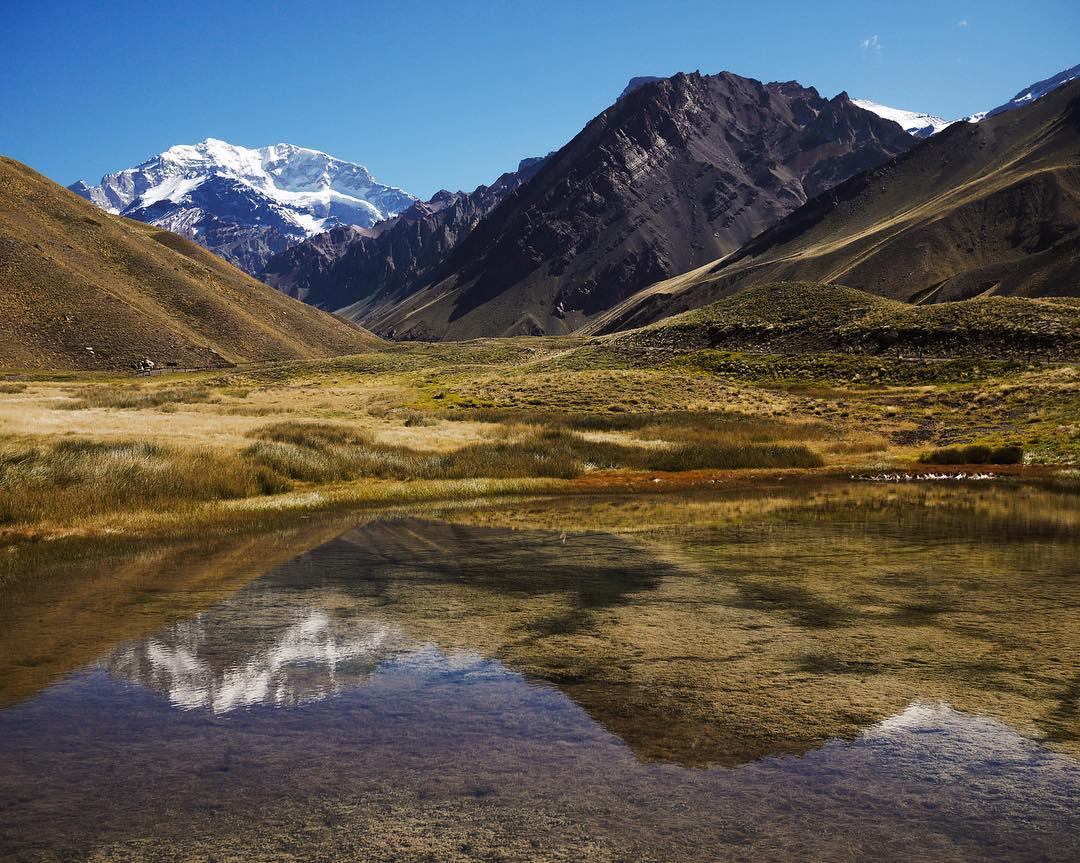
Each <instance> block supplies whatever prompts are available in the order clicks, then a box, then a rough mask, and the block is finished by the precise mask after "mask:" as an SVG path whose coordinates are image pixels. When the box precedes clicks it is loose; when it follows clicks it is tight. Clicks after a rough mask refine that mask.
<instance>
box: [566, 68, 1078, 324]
mask: <svg viewBox="0 0 1080 863" xmlns="http://www.w3.org/2000/svg"><path fill="white" fill-rule="evenodd" d="M773 282H812V283H836V284H844V285H847V286H849V287H852V288H857V289H861V290H865V291H869V292H871V293H874V294H877V295H879V296H883V297H888V298H892V299H899V300H904V301H906V302H914V303H926V302H941V301H946V300H960V299H967V298H971V297H975V296H979V295H989V294H996V295H1005V296H1033V297H1041V296H1059V295H1077V294H1078V293H1080V81H1078V82H1073V83H1071V84H1069V85H1067V86H1066V87H1063V88H1059V89H1058V90H1056V91H1055V92H1053V93H1051V94H1050V95H1047V96H1045V97H1043V98H1042V99H1039V100H1038V101H1036V102H1034V103H1032V104H1031V105H1029V106H1028V107H1026V108H1023V109H1020V110H1016V111H1009V112H1005V113H1003V114H1000V115H998V116H995V117H993V118H990V119H988V120H986V121H984V122H982V123H963V124H955V125H953V126H951V127H950V128H948V129H946V130H945V131H943V132H941V133H940V134H938V135H935V136H933V137H932V138H930V139H928V140H926V141H925V142H923V143H922V144H921V145H920V146H918V147H917V148H915V149H913V150H911V151H909V152H908V153H905V154H903V155H900V156H898V157H896V158H895V159H893V160H891V161H890V162H887V163H885V164H884V165H882V166H880V167H878V168H875V169H873V170H871V171H868V172H866V173H864V174H861V175H858V176H856V177H853V178H851V179H849V180H847V181H846V182H844V183H842V184H840V185H839V186H837V187H835V188H834V189H832V190H830V191H828V192H826V193H824V194H822V195H819V196H818V197H816V198H814V199H812V200H810V201H809V202H807V203H806V204H805V205H804V206H802V207H801V208H799V209H798V210H796V211H795V212H793V213H792V214H790V215H789V216H787V217H785V218H784V219H782V220H780V221H779V222H777V223H776V224H775V225H773V226H772V227H771V228H769V229H768V230H766V231H764V232H762V233H761V234H759V235H758V236H757V237H755V238H754V239H753V240H751V241H750V242H748V243H746V244H745V245H744V246H743V247H742V248H740V249H739V250H738V251H737V252H734V253H732V254H730V255H727V256H725V257H723V258H720V259H718V260H716V261H714V262H712V263H711V264H707V265H704V266H702V267H700V268H698V269H697V270H696V271H693V272H688V273H684V274H682V275H680V276H677V277H675V278H672V279H669V280H666V281H661V282H657V283H656V284H654V285H650V286H649V287H648V288H645V289H643V290H642V291H640V292H638V293H637V294H635V295H634V296H632V297H630V298H628V299H627V300H626V301H624V302H623V303H621V304H619V305H618V306H615V307H613V308H612V309H611V310H610V311H609V312H607V313H606V314H605V315H604V316H602V317H601V318H599V319H597V320H596V321H593V322H590V323H589V324H588V325H587V326H585V327H583V328H582V329H581V330H580V332H582V333H596V332H613V331H616V330H622V329H629V328H633V327H638V326H642V325H645V324H648V323H652V322H654V321H658V320H660V319H661V318H664V317H667V316H669V315H672V314H677V313H680V312H684V311H687V310H690V309H693V308H697V307H700V306H703V305H705V304H708V303H711V302H714V301H716V300H718V299H721V298H723V297H726V296H729V295H731V294H734V293H737V292H739V291H740V290H743V289H745V288H748V287H751V286H753V285H754V284H761V283H773Z"/></svg>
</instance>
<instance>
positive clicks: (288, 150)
mask: <svg viewBox="0 0 1080 863" xmlns="http://www.w3.org/2000/svg"><path fill="white" fill-rule="evenodd" d="M68 188H69V189H70V190H71V191H73V192H75V193H76V194H78V195H81V196H82V197H84V198H86V199H87V200H89V201H91V202H92V203H94V204H96V205H97V206H98V207H101V208H102V209H104V210H107V211H109V212H110V213H116V214H118V215H122V216H126V217H128V218H132V219H136V220H138V221H141V222H147V223H149V224H153V225H157V226H159V227H162V228H165V229H167V230H171V231H174V232H176V233H179V234H181V235H183V236H186V237H188V238H189V239H192V240H194V241H195V242H197V243H200V244H201V245H203V246H205V247H206V248H208V249H210V250H211V251H213V252H215V253H217V254H219V255H221V256H222V257H225V258H226V259H227V260H230V261H231V262H232V263H234V264H236V265H237V266H240V267H241V268H242V269H245V270H247V271H248V272H251V273H253V274H257V273H258V272H259V271H260V270H261V268H262V266H263V265H265V263H266V260H268V259H269V257H270V255H272V254H275V253H276V252H279V251H283V250H284V249H286V248H288V247H289V246H291V245H295V244H296V243H298V242H301V241H302V240H305V239H307V238H308V237H312V236H314V235H315V234H319V233H322V232H323V231H328V230H330V229H331V228H335V227H339V226H343V225H356V226H358V227H362V228H370V227H372V226H373V225H375V224H377V223H378V222H381V221H384V220H385V219H388V218H392V217H393V216H396V215H398V214H399V213H401V212H403V211H404V210H406V209H408V208H409V207H411V206H412V205H413V204H414V203H415V202H416V201H417V200H418V199H417V198H416V196H414V195H410V194H409V193H408V192H405V191H404V190H402V189H400V188H398V187H396V186H389V185H386V184H384V183H380V182H379V181H377V180H376V179H375V177H373V176H372V174H371V172H370V171H368V169H367V168H365V167H364V166H363V165H359V164H356V163H354V162H348V161H345V160H343V159H337V158H335V157H333V156H330V155H328V154H327V153H323V152H321V151H319V150H311V149H307V148H305V147H298V146H295V145H293V144H273V145H270V146H267V147H259V148H248V147H241V146H237V145H235V144H230V143H228V142H227V141H222V140H219V139H217V138H207V139H206V140H204V141H202V142H200V143H198V144H178V145H176V146H173V147H170V148H169V149H167V150H165V151H164V152H163V153H159V154H158V155H156V156H153V157H151V158H150V159H147V160H146V161H145V162H142V163H141V164H139V165H136V166H135V167H133V168H126V169H124V170H122V171H117V172H115V173H111V174H106V175H105V176H104V177H102V178H101V182H100V183H99V184H98V185H96V186H92V185H89V184H88V183H86V182H83V181H81V180H80V181H79V182H77V183H73V184H72V185H71V186H69V187H68Z"/></svg>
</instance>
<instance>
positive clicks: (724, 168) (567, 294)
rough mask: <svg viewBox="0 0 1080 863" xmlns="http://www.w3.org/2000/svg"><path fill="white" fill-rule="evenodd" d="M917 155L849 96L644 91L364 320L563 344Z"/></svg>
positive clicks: (706, 84)
mask: <svg viewBox="0 0 1080 863" xmlns="http://www.w3.org/2000/svg"><path fill="white" fill-rule="evenodd" d="M913 144H914V139H913V138H912V137H911V136H909V135H908V134H907V133H906V132H904V131H903V130H902V129H901V128H900V127H899V126H898V125H896V124H895V123H892V122H890V121H886V120H883V119H881V118H880V117H877V116H876V115H874V114H872V113H871V112H867V111H864V110H863V109H861V108H859V107H858V106H855V105H854V104H853V103H852V102H851V100H850V98H849V97H848V96H847V94H846V93H840V94H838V95H837V96H835V97H833V98H832V99H824V98H822V97H821V96H820V95H819V94H818V92H817V91H816V90H815V89H813V88H812V87H803V86H802V85H800V84H798V83H796V82H786V83H784V82H780V83H772V84H768V85H766V84H763V83H762V82H760V81H755V80H753V79H749V78H743V77H741V76H738V75H734V74H732V73H728V72H724V73H719V74H718V75H714V76H703V75H701V74H700V73H696V72H695V73H690V74H685V73H679V74H677V75H675V76H672V77H671V78H665V79H661V80H659V81H656V82H652V83H647V84H643V85H641V86H639V87H637V88H636V89H634V90H632V91H631V92H629V93H628V94H627V95H626V96H624V97H623V98H621V99H619V100H618V101H616V102H615V104H613V105H612V106H611V107H609V108H608V109H607V110H606V111H604V112H602V113H601V114H600V115H599V116H598V117H596V118H594V119H593V120H592V121H590V123H589V124H587V125H586V127H585V128H584V129H583V130H582V132H581V133H579V134H578V135H577V136H575V137H574V139H572V140H571V141H570V142H569V143H568V144H567V145H565V146H564V147H563V148H561V149H560V150H558V151H557V152H556V153H555V154H554V155H552V156H551V157H550V158H549V159H548V161H547V162H546V163H545V164H544V166H543V167H542V168H541V170H540V171H539V172H538V173H537V175H536V176H535V177H534V178H533V179H532V180H531V181H530V182H528V183H527V184H525V185H523V186H522V187H521V188H520V190H519V191H518V192H517V193H516V194H515V195H513V196H511V197H508V198H507V199H506V200H504V201H503V202H502V203H501V204H500V205H499V206H498V207H497V208H496V209H495V210H494V211H493V212H492V213H491V214H490V215H488V216H487V217H486V218H485V219H483V220H482V221H481V222H480V223H479V224H478V225H477V227H476V229H475V230H473V231H472V232H470V233H469V234H468V236H466V237H465V239H464V240H463V241H462V242H460V243H459V244H457V245H456V246H455V248H454V249H453V250H452V252H451V253H450V255H449V256H448V258H447V259H446V260H445V261H444V262H443V263H442V264H441V265H440V266H439V268H438V270H437V271H436V272H435V273H434V276H433V278H432V280H431V281H430V282H429V283H428V284H427V285H424V286H420V287H419V288H418V289H417V290H416V291H415V292H414V293H413V294H411V295H410V296H408V297H405V298H404V299H403V300H402V301H401V302H399V303H398V304H397V305H396V306H394V307H392V308H389V309H386V310H380V311H379V312H378V313H377V314H370V315H369V314H361V316H360V317H359V320H361V321H362V322H363V323H364V324H365V325H367V326H369V327H370V328H372V329H374V330H376V331H378V332H381V333H390V332H393V333H394V334H395V337H399V338H400V337H404V338H425V339H440V338H451V339H457V338H472V337H478V336H485V335H514V334H521V333H526V334H540V333H548V334H558V333H564V332H570V331H572V330H573V329H575V328H576V327H577V326H578V325H580V324H581V323H582V322H584V320H586V319H588V318H589V317H591V316H593V315H595V314H598V313H600V312H602V311H603V310H604V309H605V308H607V307H608V305H609V304H611V303H613V302H616V301H617V300H619V299H621V297H622V296H623V295H625V294H628V293H631V292H632V291H633V290H634V289H636V288H638V287H642V286H644V285H647V284H649V283H651V282H653V281H656V280H657V279H658V278H662V277H664V276H666V275H672V274H674V273H675V272H679V271H682V270H684V269H688V268H689V267H691V266H693V265H695V264H697V263H699V262H703V261H705V260H707V259H708V257H709V256H710V253H711V254H712V255H714V256H715V255H716V254H722V253H726V252H730V251H732V250H733V249H735V248H737V247H738V246H739V245H741V243H742V242H744V241H745V240H747V239H749V238H750V237H751V236H753V235H754V234H755V233H757V232H758V231H759V230H761V229H762V228H763V227H765V226H766V225H768V224H771V223H772V222H773V221H774V220H775V219H776V218H779V217H780V216H782V215H785V214H786V213H788V212H791V211H792V210H793V209H795V208H796V207H797V206H799V204H801V203H802V202H803V201H805V200H806V198H807V197H809V196H811V195H813V194H816V192H817V191H819V190H821V189H824V188H828V187H829V186H831V185H834V184H835V183H837V182H840V181H841V180H843V179H846V178H847V177H849V176H851V175H853V174H855V173H858V172H859V171H860V170H862V169H864V168H866V167H869V166H872V165H876V164H879V163H880V162H883V161H885V160H886V159H888V158H890V157H891V156H893V155H895V154H897V153H899V152H902V151H904V150H906V149H908V148H909V147H911V146H912V145H913ZM478 310H479V311H478Z"/></svg>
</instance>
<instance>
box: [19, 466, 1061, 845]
mask: <svg viewBox="0 0 1080 863" xmlns="http://www.w3.org/2000/svg"><path fill="white" fill-rule="evenodd" d="M1078 561H1080V497H1078V496H1077V495H1076V493H1075V492H1071V493H1070V492H1068V491H1063V490H1056V491H1055V490H1053V489H1050V488H1040V487H1035V486H1031V485H1023V484H1019V483H1012V482H1008V481H1004V480H1002V481H994V482H984V483H979V484H965V483H951V484H946V483H927V484H912V485H905V486H881V485H874V484H861V483H851V482H834V483H828V484H821V483H818V484H808V483H792V482H788V483H786V484H785V483H783V482H769V483H764V482H759V483H756V484H753V485H750V484H739V483H729V484H720V485H718V487H717V490H716V491H715V492H714V493H710V494H697V495H684V496H678V497H676V496H671V495H665V494H659V493H657V494H639V495H625V496H622V497H613V498H584V497H580V498H562V499H538V500H528V501H521V500H518V501H512V502H505V501H504V502H496V503H487V504H475V505H470V506H454V507H446V508H439V507H426V508H418V509H412V510H410V511H396V512H388V513H381V514H365V515H362V516H355V517H353V518H352V520H351V523H350V524H348V525H346V524H342V523H341V522H340V521H334V522H329V521H323V522H317V521H316V520H312V521H310V522H309V523H306V524H304V525H301V526H299V527H297V528H295V529H292V530H289V531H283V532H280V533H278V534H275V535H273V536H270V537H257V538H246V539H242V540H241V539H234V540H232V541H229V542H224V541H221V540H215V541H212V542H211V541H208V542H206V543H201V544H187V545H183V546H174V547H168V546H162V547H155V548H145V549H139V550H136V551H133V552H131V553H130V554H124V555H112V556H98V557H90V558H87V559H86V560H81V561H74V560H67V561H66V562H62V563H61V562H54V563H49V562H48V558H47V557H46V556H42V555H40V554H38V555H36V556H34V557H32V558H30V559H29V560H28V562H27V569H26V571H25V572H24V573H23V574H22V575H21V577H20V578H18V579H17V580H16V581H15V582H14V583H12V584H9V585H8V587H6V588H4V592H3V597H2V598H3V600H4V602H3V606H2V608H0V858H2V859H5V860H7V859H11V860H27V861H31V860H33V861H38V860H42V861H44V860H83V859H87V860H217V861H226V860H237V861H239V860H293V859H295V860H315V859H318V860H334V859H345V860H438V861H442V860H472V859H480V860H585V859H587V860H600V861H606V860H627V861H629V860H634V861H637V860H702V861H704V860H710V861H711V860H808V859H815V860H830V861H834V860H852V861H855V860H866V859H875V860H877V861H887V860H904V861H909V860H911V859H929V860H973V861H975V860H1010V861H1012V860H1040V861H1042V860H1076V859H1078V858H1080V838H1078V837H1080V714H1078V710H1080V703H1078V702H1080V625H1078V624H1080V572H1078Z"/></svg>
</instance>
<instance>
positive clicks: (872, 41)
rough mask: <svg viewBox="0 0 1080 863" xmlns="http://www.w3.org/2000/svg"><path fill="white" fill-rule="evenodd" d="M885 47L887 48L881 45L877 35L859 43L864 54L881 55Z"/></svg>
mask: <svg viewBox="0 0 1080 863" xmlns="http://www.w3.org/2000/svg"><path fill="white" fill-rule="evenodd" d="M884 47H885V46H884V45H882V44H881V39H879V38H878V35H877V33H875V34H874V35H873V36H867V37H866V38H865V39H863V40H862V41H861V42H860V43H859V48H860V49H861V50H862V52H863V53H864V54H869V53H870V52H873V53H875V54H880V53H881V49H882V48H884Z"/></svg>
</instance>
